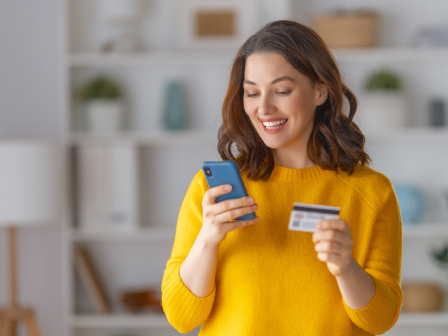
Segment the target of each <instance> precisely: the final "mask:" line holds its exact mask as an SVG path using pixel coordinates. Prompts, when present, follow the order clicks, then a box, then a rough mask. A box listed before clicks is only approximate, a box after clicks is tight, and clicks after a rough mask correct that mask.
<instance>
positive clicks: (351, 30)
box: [314, 12, 379, 48]
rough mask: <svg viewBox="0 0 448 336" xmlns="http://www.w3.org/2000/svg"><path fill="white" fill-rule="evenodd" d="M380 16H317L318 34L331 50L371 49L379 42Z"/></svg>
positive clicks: (357, 14) (370, 14)
mask: <svg viewBox="0 0 448 336" xmlns="http://www.w3.org/2000/svg"><path fill="white" fill-rule="evenodd" d="M378 21H379V17H378V14H377V13H375V12H363V13H356V14H326V15H320V16H316V17H315V19H314V25H315V30H316V32H317V33H318V34H319V35H320V36H321V37H322V39H323V40H324V41H325V43H326V44H327V46H328V47H329V48H369V47H375V46H376V44H377V40H378Z"/></svg>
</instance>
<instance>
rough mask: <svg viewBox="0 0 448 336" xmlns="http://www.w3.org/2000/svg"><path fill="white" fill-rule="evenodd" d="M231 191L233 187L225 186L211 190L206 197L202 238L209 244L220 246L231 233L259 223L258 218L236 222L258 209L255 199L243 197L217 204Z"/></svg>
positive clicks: (203, 205)
mask: <svg viewBox="0 0 448 336" xmlns="http://www.w3.org/2000/svg"><path fill="white" fill-rule="evenodd" d="M231 190H232V186H230V185H228V184H225V185H221V186H218V187H214V188H210V189H209V190H207V191H206V193H205V195H204V199H203V201H202V212H203V224H202V228H201V231H202V235H201V236H202V237H204V238H205V239H206V240H207V241H208V242H209V243H212V244H216V245H219V244H220V243H221V242H222V241H223V240H224V238H226V235H227V233H229V232H230V231H233V230H235V229H238V228H240V227H243V226H247V225H250V224H253V223H255V222H256V221H258V217H255V218H254V219H250V220H234V219H236V218H238V217H241V216H243V215H246V214H249V213H252V212H254V211H255V210H257V209H258V205H257V204H255V200H254V198H253V197H250V196H249V197H241V198H236V199H230V200H226V201H222V202H219V203H216V198H217V197H218V196H221V195H224V194H227V193H229V192H230V191H231Z"/></svg>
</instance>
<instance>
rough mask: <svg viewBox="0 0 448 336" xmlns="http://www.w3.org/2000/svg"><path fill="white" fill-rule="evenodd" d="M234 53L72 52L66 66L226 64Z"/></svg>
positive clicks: (230, 60)
mask: <svg viewBox="0 0 448 336" xmlns="http://www.w3.org/2000/svg"><path fill="white" fill-rule="evenodd" d="M235 55H236V50H235V51H233V52H231V51H228V50H225V51H219V50H217V51H179V52H175V51H168V52H161V51H154V52H144V53H133V54H132V53H131V54H120V53H115V54H114V53H103V54H102V53H72V54H69V55H68V66H70V67H72V68H77V67H88V66H101V67H104V66H159V65H169V66H174V65H182V66H185V65H203V64H224V65H226V64H228V65H230V64H231V62H232V60H233V58H234V57H235Z"/></svg>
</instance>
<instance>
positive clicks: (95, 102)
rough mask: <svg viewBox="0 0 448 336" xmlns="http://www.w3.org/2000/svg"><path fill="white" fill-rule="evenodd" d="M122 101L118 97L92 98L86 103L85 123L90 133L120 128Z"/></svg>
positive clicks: (113, 130) (118, 129) (111, 131)
mask: <svg viewBox="0 0 448 336" xmlns="http://www.w3.org/2000/svg"><path fill="white" fill-rule="evenodd" d="M123 109H124V108H123V102H122V101H121V100H120V99H92V100H89V101H88V102H87V104H86V116H87V125H88V128H89V131H90V132H92V133H114V132H118V131H120V130H121V128H122V119H123Z"/></svg>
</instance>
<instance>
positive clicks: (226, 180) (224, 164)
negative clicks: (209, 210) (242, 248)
mask: <svg viewBox="0 0 448 336" xmlns="http://www.w3.org/2000/svg"><path fill="white" fill-rule="evenodd" d="M202 171H203V172H204V175H205V178H206V179H207V182H208V185H209V187H210V188H214V187H217V186H220V185H223V184H230V185H231V186H232V191H231V192H229V193H228V194H225V195H221V196H219V197H217V198H216V202H222V201H225V200H228V199H234V198H241V197H245V196H248V195H247V191H246V188H245V187H244V183H243V180H242V178H241V175H240V172H239V170H238V167H237V166H236V164H235V162H233V161H219V162H218V161H206V162H203V163H202ZM253 218H255V213H254V212H252V213H250V214H247V215H244V216H241V217H238V218H237V219H243V220H246V219H253Z"/></svg>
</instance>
